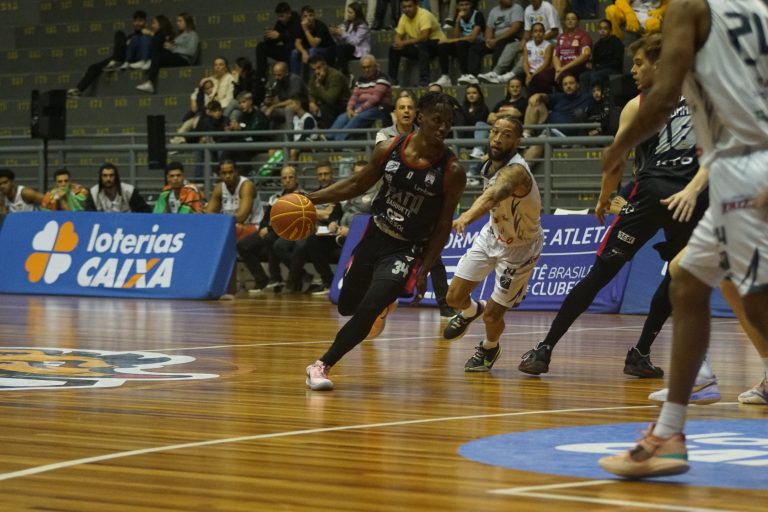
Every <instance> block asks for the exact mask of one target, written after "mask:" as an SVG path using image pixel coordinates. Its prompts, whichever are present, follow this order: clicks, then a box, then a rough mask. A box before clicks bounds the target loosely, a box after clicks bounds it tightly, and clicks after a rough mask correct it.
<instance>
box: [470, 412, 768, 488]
mask: <svg viewBox="0 0 768 512" xmlns="http://www.w3.org/2000/svg"><path fill="white" fill-rule="evenodd" d="M646 427H647V424H645V423H624V424H617V425H596V426H587V427H571V428H557V429H549V430H534V431H529V432H516V433H511V434H503V435H499V436H493V437H486V438H483V439H478V440H476V441H471V442H469V443H467V444H465V445H463V446H462V447H461V448H459V453H460V454H461V455H462V456H464V457H466V458H468V459H472V460H474V461H477V462H482V463H484V464H490V465H494V466H503V467H505V468H509V469H515V470H519V471H532V472H536V473H549V474H553V475H561V476H573V477H581V478H599V479H606V478H614V477H613V475H611V474H609V473H606V472H605V471H603V470H602V469H601V468H600V466H598V464H597V460H598V459H599V458H601V457H603V456H605V455H609V454H612V453H617V452H620V451H623V450H626V449H628V448H631V447H632V446H634V444H635V443H633V442H632V441H633V440H635V439H637V438H639V437H640V431H641V430H645V428H646ZM685 433H686V439H687V446H688V460H689V461H690V463H691V469H690V471H689V472H688V473H686V474H683V475H678V476H672V477H663V478H657V479H655V480H657V481H663V482H673V483H681V484H687V485H700V486H707V487H728V488H735V489H768V479H766V477H765V470H766V468H768V421H765V420H707V421H690V422H688V424H687V425H686V429H685Z"/></svg>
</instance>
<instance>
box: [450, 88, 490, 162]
mask: <svg viewBox="0 0 768 512" xmlns="http://www.w3.org/2000/svg"><path fill="white" fill-rule="evenodd" d="M488 114H489V111H488V105H486V104H485V96H483V91H482V89H480V86H478V85H474V84H473V85H468V86H467V89H466V91H465V92H464V102H463V103H462V104H461V118H462V119H461V122H460V123H456V124H457V125H458V126H472V127H475V126H487V125H486V123H485V121H486V119H488ZM479 134H480V135H485V139H487V138H488V133H487V131H482V132H479ZM460 136H461V137H465V136H466V133H461V132H460ZM477 136H478V132H475V138H477ZM485 139H480V140H485ZM484 153H485V151H484V150H483V148H482V147H481V146H477V147H475V148H474V149H472V153H471V154H470V156H471V157H472V158H482V157H483V154H484Z"/></svg>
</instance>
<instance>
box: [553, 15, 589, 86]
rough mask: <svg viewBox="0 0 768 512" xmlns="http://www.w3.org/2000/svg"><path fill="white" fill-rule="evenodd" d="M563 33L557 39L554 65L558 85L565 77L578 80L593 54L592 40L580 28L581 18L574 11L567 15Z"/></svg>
mask: <svg viewBox="0 0 768 512" xmlns="http://www.w3.org/2000/svg"><path fill="white" fill-rule="evenodd" d="M564 25H565V27H564V28H563V33H562V34H560V35H559V36H558V37H557V44H556V45H555V54H554V56H553V59H552V63H553V64H554V66H555V81H557V82H558V83H559V82H560V81H561V80H562V77H564V76H565V75H571V76H573V77H575V78H576V79H577V80H578V77H579V75H580V74H581V73H582V72H583V71H585V70H586V69H587V62H589V56H590V54H591V53H592V38H591V37H590V35H589V34H587V33H586V32H584V31H583V30H582V29H581V28H579V17H578V16H577V15H576V13H575V12H573V11H568V12H567V13H565V23H564Z"/></svg>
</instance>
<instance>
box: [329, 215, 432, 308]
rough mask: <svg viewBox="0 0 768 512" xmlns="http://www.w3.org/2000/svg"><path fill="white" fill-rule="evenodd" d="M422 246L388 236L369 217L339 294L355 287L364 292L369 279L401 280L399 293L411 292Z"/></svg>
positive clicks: (369, 281) (350, 260)
mask: <svg viewBox="0 0 768 512" xmlns="http://www.w3.org/2000/svg"><path fill="white" fill-rule="evenodd" d="M424 245H425V243H424V242H418V243H415V242H408V241H405V240H398V239H397V238H394V237H391V236H389V235H388V234H386V233H384V232H383V231H381V230H380V229H379V228H377V227H376V225H375V224H374V223H373V220H371V221H370V222H369V223H368V227H367V228H366V229H365V233H364V234H363V238H362V239H361V240H360V243H359V244H357V247H355V249H354V251H353V252H352V256H351V257H350V259H349V262H348V263H347V268H346V269H345V271H344V286H343V288H342V291H341V293H344V292H345V290H349V291H353V290H355V291H357V293H360V292H362V294H364V292H365V290H367V288H368V287H369V286H370V284H371V282H373V281H378V280H387V281H397V282H399V283H401V284H402V288H403V292H402V295H403V296H409V295H411V294H412V293H413V286H414V284H415V280H416V279H415V276H416V272H417V271H418V270H419V267H420V265H421V253H422V251H423V250H424ZM353 293H354V292H353ZM357 293H356V294H357ZM361 296H362V295H361Z"/></svg>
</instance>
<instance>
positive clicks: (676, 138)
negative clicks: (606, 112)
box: [518, 35, 707, 378]
mask: <svg viewBox="0 0 768 512" xmlns="http://www.w3.org/2000/svg"><path fill="white" fill-rule="evenodd" d="M665 44H666V42H665ZM630 51H631V52H632V60H633V66H632V76H633V78H634V79H635V82H636V83H637V86H638V88H639V89H640V90H641V91H642V93H641V94H640V95H639V96H636V97H635V98H633V99H632V100H630V102H629V103H627V105H626V106H625V107H624V109H623V110H622V111H621V119H620V121H619V132H618V133H619V135H621V133H622V131H623V130H624V129H625V128H626V127H627V126H628V125H629V123H630V122H631V121H632V119H634V117H635V116H636V115H637V110H638V108H639V107H640V105H641V104H642V102H643V101H644V98H645V95H646V94H647V93H648V91H652V90H653V89H654V88H655V87H656V86H655V80H656V76H658V70H657V63H658V60H659V56H660V55H661V53H662V43H661V37H660V36H659V35H652V36H648V37H644V38H642V39H639V40H637V41H635V42H634V43H633V44H632V45H631V46H630ZM635 172H636V177H637V180H636V182H635V186H634V188H633V190H632V193H631V194H630V196H629V200H628V203H627V204H626V205H625V206H624V207H623V208H622V209H621V213H620V215H619V216H618V217H616V220H615V221H614V223H613V224H612V225H611V228H610V230H609V232H608V234H607V235H606V236H605V240H604V241H603V244H602V245H601V246H600V248H599V249H598V251H597V257H596V258H595V264H594V265H593V266H592V268H591V269H590V271H589V273H588V274H587V275H586V277H584V279H582V280H581V281H580V282H579V283H578V284H577V285H576V286H575V287H574V288H573V289H572V290H571V292H570V293H569V294H568V296H567V297H566V298H565V301H563V304H562V306H561V307H560V310H559V311H558V312H557V316H556V317H555V319H554V320H553V321H552V326H551V327H550V329H549V332H548V333H547V335H546V337H545V338H544V340H543V341H542V342H541V343H539V344H538V345H537V346H536V347H534V348H533V349H532V350H529V351H528V352H526V353H525V354H524V355H523V360H522V361H521V362H520V365H519V367H518V368H519V370H520V371H521V372H524V373H528V374H531V375H539V374H541V373H547V372H548V371H549V363H550V358H551V357H552V352H553V350H554V347H555V345H556V344H557V343H558V342H559V341H560V339H561V338H562V337H563V336H564V335H565V333H566V332H568V329H569V328H570V327H571V325H573V322H575V321H576V319H577V318H578V317H579V316H580V315H581V314H582V313H583V312H584V311H586V310H587V308H588V307H589V305H590V304H592V302H593V301H594V300H595V296H596V295H597V293H598V292H599V291H600V290H601V289H603V288H604V287H605V286H606V285H607V284H608V283H609V282H610V281H611V280H612V279H613V278H614V277H615V276H616V274H618V273H619V271H620V270H621V269H622V267H623V266H624V265H625V264H626V263H627V262H628V261H629V260H631V259H632V258H633V257H634V255H635V254H636V253H637V251H639V250H640V248H641V247H642V246H643V245H644V244H645V243H646V242H647V241H648V240H650V239H651V238H652V237H653V236H654V235H655V234H656V232H657V231H659V230H660V229H663V230H664V239H665V241H664V242H663V243H661V244H658V245H657V246H655V247H656V248H657V249H658V251H659V254H660V255H661V257H662V259H664V260H665V261H670V260H672V258H673V257H674V256H675V255H676V254H677V253H678V252H680V251H681V250H682V248H683V247H685V244H686V243H687V242H688V239H689V238H690V236H691V233H692V232H693V229H694V228H695V227H696V223H697V222H698V221H699V219H701V217H702V215H704V211H705V209H706V195H704V194H700V192H701V191H702V190H703V189H704V188H705V187H706V184H707V170H706V169H704V168H699V162H698V160H697V159H696V140H695V138H694V134H693V128H692V126H691V114H690V112H689V108H688V105H687V104H686V102H685V100H683V99H681V98H680V97H678V99H677V106H676V108H675V111H674V113H672V114H671V115H670V116H669V118H667V121H666V123H665V124H664V127H663V128H662V129H661V130H659V131H658V132H657V133H655V134H654V136H653V137H650V138H648V140H646V141H643V142H642V144H639V145H638V147H637V148H636V150H635ZM621 174H622V173H618V174H605V173H604V174H603V180H602V184H601V190H600V198H599V200H598V203H597V206H596V207H595V215H597V217H598V219H599V220H600V222H601V223H602V222H603V218H604V215H605V213H606V211H607V210H608V208H609V206H610V204H611V195H612V194H613V193H614V192H615V191H616V189H617V188H618V185H619V181H620V180H621ZM669 283H670V277H669V275H668V274H667V275H666V276H665V277H664V279H663V280H662V282H661V283H660V284H659V286H658V288H657V289H656V292H655V293H654V295H653V299H652V300H651V308H650V311H649V313H648V317H647V319H646V321H645V324H644V325H643V331H642V333H641V334H640V339H639V340H638V342H637V345H636V346H634V347H631V348H630V349H629V350H628V351H627V356H626V358H625V359H624V373H626V374H627V375H634V376H636V377H640V378H659V377H663V376H664V372H663V370H661V368H658V367H656V366H655V365H654V364H653V363H652V362H651V358H650V351H651V344H652V343H653V341H654V340H655V339H656V336H657V335H658V333H659V331H661V328H662V326H663V325H664V322H665V321H666V320H667V317H669V314H670V310H671V305H670V302H669Z"/></svg>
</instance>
